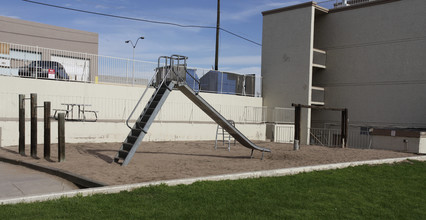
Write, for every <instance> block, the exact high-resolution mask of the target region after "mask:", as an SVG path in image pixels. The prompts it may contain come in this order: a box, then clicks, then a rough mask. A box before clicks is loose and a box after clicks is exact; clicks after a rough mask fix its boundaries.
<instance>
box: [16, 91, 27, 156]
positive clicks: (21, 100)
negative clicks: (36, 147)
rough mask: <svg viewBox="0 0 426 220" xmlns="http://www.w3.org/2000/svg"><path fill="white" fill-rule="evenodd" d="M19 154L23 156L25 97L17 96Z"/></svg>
mask: <svg viewBox="0 0 426 220" xmlns="http://www.w3.org/2000/svg"><path fill="white" fill-rule="evenodd" d="M18 102H19V154H20V155H22V156H24V155H25V95H23V94H19V100H18Z"/></svg>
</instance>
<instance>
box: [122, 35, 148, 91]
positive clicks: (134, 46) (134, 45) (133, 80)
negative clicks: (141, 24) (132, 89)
mask: <svg viewBox="0 0 426 220" xmlns="http://www.w3.org/2000/svg"><path fill="white" fill-rule="evenodd" d="M140 39H145V38H144V37H139V38H138V39H137V40H136V43H135V44H133V41H131V40H126V41H124V43H126V44H128V43H130V44H132V47H133V67H132V85H134V82H135V48H136V45H138V41H139V40H140Z"/></svg>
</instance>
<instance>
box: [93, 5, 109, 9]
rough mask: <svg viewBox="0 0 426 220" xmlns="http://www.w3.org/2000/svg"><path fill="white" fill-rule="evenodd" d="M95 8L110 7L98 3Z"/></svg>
mask: <svg viewBox="0 0 426 220" xmlns="http://www.w3.org/2000/svg"><path fill="white" fill-rule="evenodd" d="M95 8H96V9H108V8H109V7H107V6H105V5H96V6H95Z"/></svg>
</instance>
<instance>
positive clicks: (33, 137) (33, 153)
mask: <svg viewBox="0 0 426 220" xmlns="http://www.w3.org/2000/svg"><path fill="white" fill-rule="evenodd" d="M31 157H34V158H36V157H37V94H36V93H31Z"/></svg>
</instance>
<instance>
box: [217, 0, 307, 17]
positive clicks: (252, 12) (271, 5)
mask: <svg viewBox="0 0 426 220" xmlns="http://www.w3.org/2000/svg"><path fill="white" fill-rule="evenodd" d="M302 2H303V1H290V2H268V3H265V4H262V5H256V6H253V5H252V6H250V7H247V8H245V9H243V10H241V11H236V12H235V11H232V12H229V11H225V12H224V13H223V20H239V21H241V20H245V19H247V18H249V17H251V16H256V15H260V14H261V12H263V11H267V10H271V9H275V8H281V7H286V6H290V5H295V4H300V3H302Z"/></svg>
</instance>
